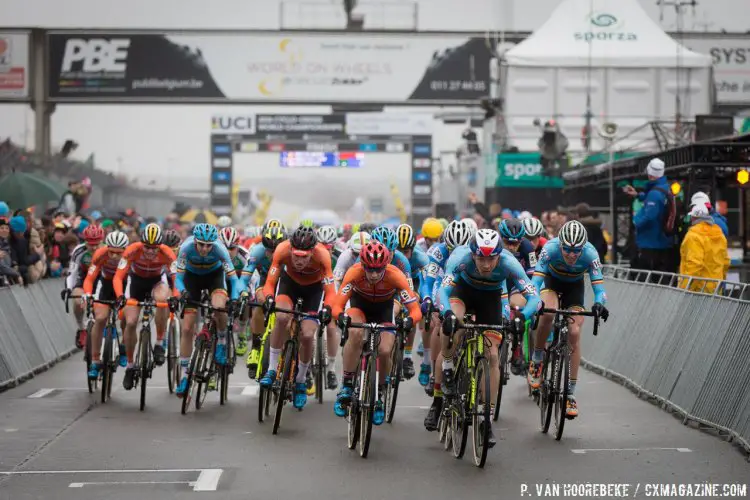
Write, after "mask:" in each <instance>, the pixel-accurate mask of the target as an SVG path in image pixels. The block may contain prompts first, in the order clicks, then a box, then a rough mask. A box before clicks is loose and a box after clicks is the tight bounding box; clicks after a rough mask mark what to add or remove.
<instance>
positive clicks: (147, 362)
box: [125, 297, 169, 411]
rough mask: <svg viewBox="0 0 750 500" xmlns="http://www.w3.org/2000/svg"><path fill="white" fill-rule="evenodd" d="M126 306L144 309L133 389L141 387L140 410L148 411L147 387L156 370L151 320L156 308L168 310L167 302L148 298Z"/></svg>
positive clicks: (130, 302) (134, 300)
mask: <svg viewBox="0 0 750 500" xmlns="http://www.w3.org/2000/svg"><path fill="white" fill-rule="evenodd" d="M125 305H126V306H134V307H142V308H143V313H142V314H141V331H140V333H139V335H138V349H137V350H136V351H135V373H134V374H133V387H138V384H140V386H141V402H140V410H141V411H143V410H145V409H146V386H147V382H148V379H150V378H151V374H152V372H153V370H154V356H153V348H152V345H151V318H152V317H153V315H154V308H160V309H161V308H168V307H169V304H168V303H167V302H156V301H155V300H154V299H153V298H151V297H148V298H147V299H146V300H144V301H143V302H140V301H138V300H136V299H128V300H127V301H126V302H125Z"/></svg>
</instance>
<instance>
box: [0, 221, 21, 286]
mask: <svg viewBox="0 0 750 500" xmlns="http://www.w3.org/2000/svg"><path fill="white" fill-rule="evenodd" d="M20 277H21V275H20V274H19V273H18V271H16V270H15V269H14V268H13V252H12V250H11V248H10V225H9V223H8V219H7V218H6V217H5V216H2V215H0V285H8V284H11V283H17V282H18V280H19V278H20Z"/></svg>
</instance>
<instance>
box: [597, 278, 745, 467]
mask: <svg viewBox="0 0 750 500" xmlns="http://www.w3.org/2000/svg"><path fill="white" fill-rule="evenodd" d="M603 271H604V280H605V282H604V285H605V287H606V289H607V308H608V309H609V310H610V320H609V322H608V323H607V324H606V326H605V327H604V328H603V329H602V331H600V334H599V336H597V337H596V338H593V336H588V338H587V339H586V340H585V341H584V342H583V343H582V349H583V351H582V354H583V358H584V359H583V360H582V364H583V365H584V366H585V367H586V368H588V369H590V370H592V371H595V372H598V373H600V374H602V375H604V376H606V377H608V378H611V379H613V380H616V381H618V382H620V383H622V384H623V385H625V386H627V387H629V388H630V389H631V390H633V391H634V392H636V393H637V394H638V396H639V397H642V398H646V399H648V400H650V401H652V402H654V403H656V404H658V405H659V406H661V407H662V408H663V409H665V410H667V411H670V412H673V413H676V414H678V415H679V416H680V417H681V418H682V422H683V424H685V425H687V424H694V425H697V426H698V427H700V428H704V429H710V430H713V431H714V432H716V433H718V434H719V435H720V436H722V437H724V438H726V439H727V440H729V441H731V442H734V443H736V444H738V445H739V446H740V447H742V448H743V449H744V451H745V452H747V453H750V391H749V390H748V386H750V286H749V285H747V284H743V283H732V282H726V281H719V280H697V279H696V278H691V277H689V276H682V275H676V274H671V273H660V272H655V271H641V270H635V269H627V268H621V267H616V266H604V267H603ZM699 281H700V283H699V286H695V284H696V283H698V282H699ZM678 285H679V286H678ZM691 285H692V286H693V288H695V289H696V290H691V289H690V287H691ZM684 287H687V288H684ZM586 289H587V290H586V293H587V294H588V296H587V303H590V302H591V301H592V300H593V298H592V293H591V290H590V287H588V286H587V287H586ZM591 325H592V322H586V323H585V324H584V327H585V328H586V329H587V330H588V331H591V328H592V326H591Z"/></svg>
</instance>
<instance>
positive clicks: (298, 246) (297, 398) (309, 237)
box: [260, 226, 336, 409]
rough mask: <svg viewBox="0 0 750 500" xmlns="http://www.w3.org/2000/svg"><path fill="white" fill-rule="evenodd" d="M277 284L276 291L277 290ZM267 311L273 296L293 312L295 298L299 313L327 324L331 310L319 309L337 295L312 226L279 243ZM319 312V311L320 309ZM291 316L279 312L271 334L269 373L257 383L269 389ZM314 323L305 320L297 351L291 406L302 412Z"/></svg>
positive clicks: (270, 277)
mask: <svg viewBox="0 0 750 500" xmlns="http://www.w3.org/2000/svg"><path fill="white" fill-rule="evenodd" d="M276 285H278V290H277V288H276ZM263 294H264V295H265V297H266V298H265V303H266V310H273V305H274V303H275V299H274V296H278V303H279V305H280V306H281V307H283V308H285V309H292V307H293V304H294V303H295V302H296V301H297V299H298V298H301V299H302V301H303V306H302V310H303V311H305V312H308V313H310V314H313V313H317V314H318V321H320V322H322V323H325V324H328V323H329V322H330V320H331V310H330V307H329V306H328V305H324V306H323V307H322V308H320V304H321V303H322V302H323V300H324V299H325V302H326V303H327V302H328V301H330V300H331V299H332V298H333V296H334V295H335V294H336V288H335V286H334V284H333V272H332V271H331V256H330V254H329V253H328V250H326V249H325V247H324V246H323V245H321V244H319V243H318V239H317V237H316V235H315V230H314V229H313V228H312V227H308V226H300V227H298V228H297V229H295V230H294V233H292V236H291V237H290V238H289V240H288V241H285V242H283V243H281V244H280V245H279V246H278V247H277V248H276V251H275V252H274V253H273V262H272V263H271V269H270V270H269V271H268V279H266V284H265V285H264V286H263ZM319 309H320V310H319ZM290 320H291V315H290V314H288V313H278V314H277V315H276V325H275V326H274V329H273V333H272V334H271V343H270V344H271V349H270V351H269V357H268V371H267V372H266V374H265V375H264V376H263V378H262V379H261V380H260V385H261V386H263V387H271V386H272V385H273V383H274V381H275V380H276V367H277V365H278V362H279V356H280V355H281V348H282V346H283V345H284V342H285V341H286V337H287V335H288V331H289V328H288V327H289V321H290ZM316 329H317V325H316V321H314V320H304V321H302V325H301V328H300V330H301V331H300V332H299V334H300V352H299V363H297V377H296V383H295V386H294V407H295V408H297V409H302V408H304V407H305V404H306V403H307V385H306V384H305V381H306V377H307V369H308V367H309V366H310V361H312V355H313V350H312V343H313V337H314V335H315V331H316Z"/></svg>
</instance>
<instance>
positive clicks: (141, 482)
mask: <svg viewBox="0 0 750 500" xmlns="http://www.w3.org/2000/svg"><path fill="white" fill-rule="evenodd" d="M123 484H187V485H188V486H193V485H194V484H195V481H95V482H87V483H70V484H69V485H68V488H83V487H84V486H104V485H107V486H110V485H123Z"/></svg>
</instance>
